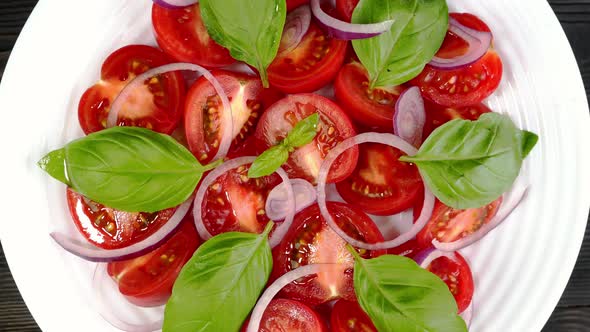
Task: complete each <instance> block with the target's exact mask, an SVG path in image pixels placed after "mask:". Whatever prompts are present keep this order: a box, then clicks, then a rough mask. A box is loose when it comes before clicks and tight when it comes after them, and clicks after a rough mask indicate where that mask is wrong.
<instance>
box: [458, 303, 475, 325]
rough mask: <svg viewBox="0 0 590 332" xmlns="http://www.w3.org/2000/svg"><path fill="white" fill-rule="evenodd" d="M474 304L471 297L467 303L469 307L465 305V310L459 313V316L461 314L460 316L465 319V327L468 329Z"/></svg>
mask: <svg viewBox="0 0 590 332" xmlns="http://www.w3.org/2000/svg"><path fill="white" fill-rule="evenodd" d="M474 307H475V305H474V304H473V299H471V303H470V304H469V307H467V309H465V311H463V312H462V313H460V314H459V316H461V318H463V320H464V321H465V325H467V329H469V327H470V326H471V320H472V319H473V311H474V310H475V308H474Z"/></svg>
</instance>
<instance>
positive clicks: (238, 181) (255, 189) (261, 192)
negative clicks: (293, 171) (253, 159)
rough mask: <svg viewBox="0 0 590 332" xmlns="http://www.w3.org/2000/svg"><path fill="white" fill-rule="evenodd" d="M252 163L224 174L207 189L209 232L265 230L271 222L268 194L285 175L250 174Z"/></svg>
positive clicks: (205, 218)
mask: <svg viewBox="0 0 590 332" xmlns="http://www.w3.org/2000/svg"><path fill="white" fill-rule="evenodd" d="M248 170H249V165H248V166H246V165H245V166H240V167H238V168H235V169H233V170H231V171H228V172H227V173H225V174H224V175H222V176H220V177H219V178H218V179H217V181H216V182H214V183H213V184H212V185H211V186H209V188H208V189H207V192H206V193H205V197H204V199H203V203H202V213H203V216H202V218H203V223H204V225H205V227H206V228H207V230H208V231H209V233H211V234H212V235H217V234H221V233H225V232H232V231H236V232H248V233H261V232H262V231H263V230H264V227H265V226H266V224H267V223H268V222H269V220H270V219H268V216H267V215H266V213H265V211H264V208H265V204H266V197H267V196H268V194H269V193H270V191H271V190H272V189H273V188H274V187H275V186H276V185H278V184H279V183H281V178H280V177H279V176H278V175H276V174H273V175H271V176H266V177H262V178H258V179H250V178H248Z"/></svg>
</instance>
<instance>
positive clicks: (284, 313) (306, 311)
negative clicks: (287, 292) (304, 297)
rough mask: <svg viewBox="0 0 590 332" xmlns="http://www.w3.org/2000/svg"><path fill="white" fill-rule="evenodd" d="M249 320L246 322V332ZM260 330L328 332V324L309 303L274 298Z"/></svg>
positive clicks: (244, 328)
mask: <svg viewBox="0 0 590 332" xmlns="http://www.w3.org/2000/svg"><path fill="white" fill-rule="evenodd" d="M248 323H249V320H248V321H246V323H244V326H243V327H242V332H246V330H247V328H248ZM258 331H259V332H283V331H284V332H326V331H328V329H327V328H326V324H324V322H323V321H322V319H321V318H320V317H319V316H318V314H317V313H316V312H315V311H313V310H312V309H311V308H310V307H308V306H307V305H305V304H303V303H301V302H298V301H293V300H287V299H275V300H272V301H271V302H270V303H269V304H268V307H266V310H265V311H264V314H263V315H262V320H261V321H260V328H259V329H258Z"/></svg>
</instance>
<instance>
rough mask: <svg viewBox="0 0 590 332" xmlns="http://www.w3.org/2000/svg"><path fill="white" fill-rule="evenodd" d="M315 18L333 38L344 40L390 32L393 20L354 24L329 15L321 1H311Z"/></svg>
mask: <svg viewBox="0 0 590 332" xmlns="http://www.w3.org/2000/svg"><path fill="white" fill-rule="evenodd" d="M311 11H312V12H313V16H315V18H316V19H317V21H318V23H319V24H320V25H321V26H322V27H323V28H324V30H325V31H326V32H327V33H328V34H329V35H330V36H332V37H334V38H336V39H342V40H353V39H365V38H371V37H375V36H378V35H380V34H382V33H384V32H385V31H389V29H391V26H392V25H393V20H387V21H384V22H380V23H372V24H353V23H348V22H345V21H341V20H339V19H336V18H334V17H332V16H330V15H328V14H327V13H326V12H324V10H323V9H322V7H321V6H320V0H311Z"/></svg>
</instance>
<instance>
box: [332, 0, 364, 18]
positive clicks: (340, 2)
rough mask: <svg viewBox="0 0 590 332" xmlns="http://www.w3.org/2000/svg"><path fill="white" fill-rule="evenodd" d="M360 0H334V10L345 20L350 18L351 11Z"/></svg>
mask: <svg viewBox="0 0 590 332" xmlns="http://www.w3.org/2000/svg"><path fill="white" fill-rule="evenodd" d="M359 1H360V0H336V11H338V14H339V15H340V17H342V19H344V20H345V21H347V22H350V21H351V20H352V13H353V12H354V9H355V8H356V6H357V5H358V4H359Z"/></svg>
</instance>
